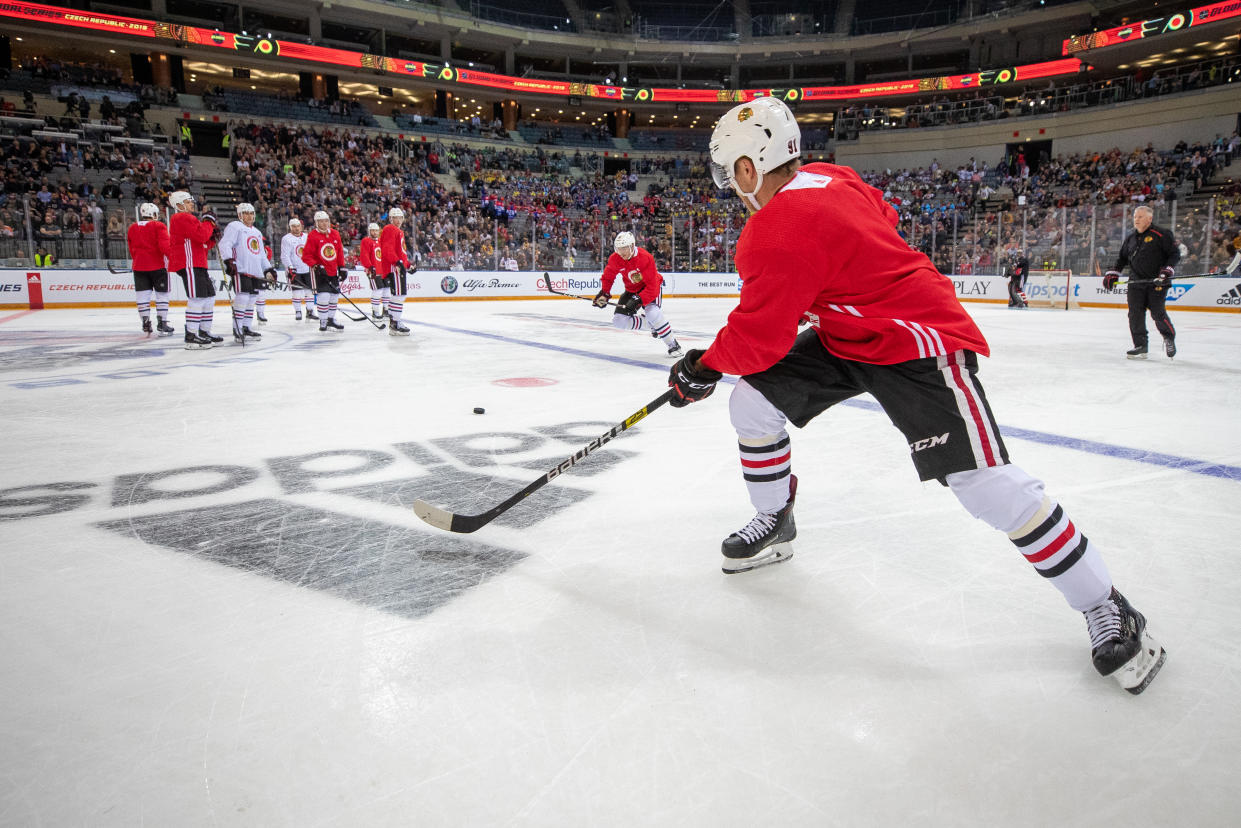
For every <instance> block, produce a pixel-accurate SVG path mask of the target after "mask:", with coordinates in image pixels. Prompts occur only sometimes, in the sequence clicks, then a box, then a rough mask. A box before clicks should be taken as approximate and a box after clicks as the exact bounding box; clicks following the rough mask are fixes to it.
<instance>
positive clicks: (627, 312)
mask: <svg viewBox="0 0 1241 828" xmlns="http://www.w3.org/2000/svg"><path fill="white" fill-rule="evenodd" d="M612 249H613V251H615V252H613V253H612V255H611V256H609V257H608V263H607V265H606V266H605V267H604V268H603V275H602V276H600V277H599V281H600V284H601V287H600V289H599V292H598V293H597V294H595V307H597V308H606V307H607V306H608V302H609V301H610V300H611V299H612V296H611V293H612V284H613V283H614V282H615V281H616V277H617V276H620V277H621V284H622V285H624V286H625V292H624V293H622V294H621V297H620V299H617V300H616V311H615V312H614V313H613V314H612V326H613V327H616V328H620V329H621V330H625V331H636V330H638V329H639V328H641V327H642V322H643V321H644V320H645V322H646V324H647V327H649V328H650V329H651V336H654V337H657V338H659V339H662V340H663V342H664V345H666V346H668V356H670V357H676V356H680V355H681V353H682V351H681V346H680V345H679V344H678V343H677V339H676V337H675V336H673V335H672V325H670V324H669V323H668V320H667V319H665V318H664V311H663V307H662V306H663V302H664V277H663V276H661V275H660V273H659V270H658V269H656V267H655V257H654V256H652V255H651V254H650V253H648V252H647V251H646V250H644V249H642V248H641V247H638V243H637V241H635V240H634V237H633V233H630V232H629V231H628V230H622V231H621V232H619V233H617V234H616V240H615V241H614V242H613V243H612ZM639 310H641V311H642V314H641V315H638V311H639Z"/></svg>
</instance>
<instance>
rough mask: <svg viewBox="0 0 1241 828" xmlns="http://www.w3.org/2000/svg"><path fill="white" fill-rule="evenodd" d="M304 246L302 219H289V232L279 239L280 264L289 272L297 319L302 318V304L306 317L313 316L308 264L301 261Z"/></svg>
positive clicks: (304, 237)
mask: <svg viewBox="0 0 1241 828" xmlns="http://www.w3.org/2000/svg"><path fill="white" fill-rule="evenodd" d="M305 248H306V231H305V229H304V228H303V227H302V220H301V219H298V218H291V219H289V232H287V233H285V234H284V237H283V238H281V239H280V264H281V265H283V266H284V269H285V270H286V271H287V272H288V274H289V292H290V293H292V294H293V312H294V313H295V314H296V318H297V320H298V321H301V318H302V305H305V306H306V318H307V319H317V318H318V317H317V316H315V310H314V308H315V303H314V294H313V293H312V292H311V290H310V265H308V264H306V263H305V262H303V261H302V253H303V252H305Z"/></svg>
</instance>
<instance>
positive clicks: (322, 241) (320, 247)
mask: <svg viewBox="0 0 1241 828" xmlns="http://www.w3.org/2000/svg"><path fill="white" fill-rule="evenodd" d="M344 252H345V246H344V245H343V244H341V243H340V233H338V232H336V228H332V229H331V230H329V231H327V232H326V233H320V232H319V231H318V230H317V229H315V230H311V231H310V232H309V233H307V234H306V249H305V251H304V252H303V253H302V261H303V262H305V263H306V264H307V265H308V266H310V267H314V266H315V265H323V268H324V270H326V271H327V275H329V276H335V275H336V271H337V270H339V269H340V267H341V265H342V264H343V262H342V257H343V255H344Z"/></svg>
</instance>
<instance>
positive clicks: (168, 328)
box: [155, 319, 177, 336]
mask: <svg viewBox="0 0 1241 828" xmlns="http://www.w3.org/2000/svg"><path fill="white" fill-rule="evenodd" d="M155 332H156V333H158V334H159V335H160V336H172V335H173V334H175V333H176V332H177V329H176V328H174V327H173V326H172V325H169V324H168V320H167V319H161V320H159V324H158V325H156V326H155Z"/></svg>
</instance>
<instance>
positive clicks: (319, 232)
mask: <svg viewBox="0 0 1241 828" xmlns="http://www.w3.org/2000/svg"><path fill="white" fill-rule="evenodd" d="M344 255H345V246H344V245H343V244H342V243H341V241H340V233H338V232H337V231H336V229H335V228H334V227H332V219H331V217H330V216H328V214H327V213H326V212H324V211H323V210H319V211H318V212H316V213H315V229H314V230H311V231H310V232H309V233H307V234H306V249H305V250H304V251H303V252H302V261H303V262H305V263H306V264H307V265H309V266H310V284H311V287H312V289H313V290H314V292H315V305H316V306H317V307H318V309H319V330H321V331H333V332H335V333H340V332H341V331H343V330H344V329H345V326H344V325H342V324H340V323H339V322H337V321H336V305H337V304H338V303H339V302H340V299H339V298H338V297H339V296H340V266H341V259H342V258H343V257H344Z"/></svg>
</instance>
